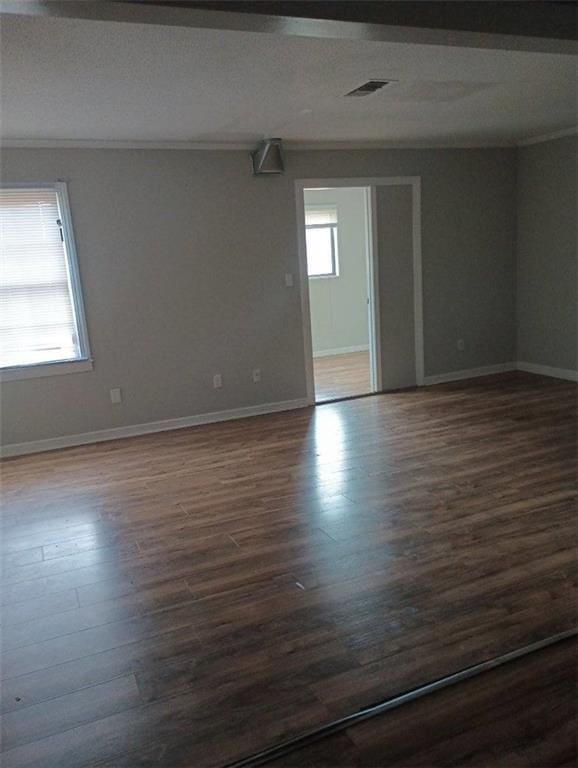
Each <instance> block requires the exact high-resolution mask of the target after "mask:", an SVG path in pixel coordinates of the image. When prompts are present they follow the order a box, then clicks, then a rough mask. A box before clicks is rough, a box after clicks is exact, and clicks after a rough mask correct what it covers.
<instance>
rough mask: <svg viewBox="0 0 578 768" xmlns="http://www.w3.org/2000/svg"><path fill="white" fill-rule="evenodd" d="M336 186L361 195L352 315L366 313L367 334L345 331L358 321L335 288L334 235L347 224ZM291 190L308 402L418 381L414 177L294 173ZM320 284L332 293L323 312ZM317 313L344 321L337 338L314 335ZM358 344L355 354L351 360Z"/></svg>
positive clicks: (339, 242)
mask: <svg viewBox="0 0 578 768" xmlns="http://www.w3.org/2000/svg"><path fill="white" fill-rule="evenodd" d="M340 191H341V192H342V193H343V194H349V195H350V196H351V197H353V198H357V199H358V200H361V199H363V206H361V207H362V212H363V215H362V216H361V218H362V219H363V222H364V232H365V238H364V240H363V242H362V245H359V244H358V250H359V249H360V250H361V251H362V252H363V255H364V257H365V270H364V277H365V294H364V296H363V294H362V298H364V300H365V313H364V314H362V313H359V314H358V315H357V318H358V319H359V317H364V318H365V323H366V326H365V327H366V328H367V336H366V337H365V338H366V339H367V342H365V338H361V340H358V339H357V338H355V339H353V340H352V336H351V335H350V336H347V335H346V333H349V332H350V331H352V330H353V329H355V328H357V329H358V330H359V327H360V325H359V323H357V324H356V321H354V320H353V319H352V313H351V312H350V311H349V307H350V302H349V301H348V300H343V299H342V296H343V294H339V291H338V290H337V288H338V286H339V281H341V282H342V284H343V283H345V281H343V280H342V277H343V276H344V274H345V273H344V271H343V270H344V266H345V268H346V264H347V262H346V261H345V259H347V248H348V247H349V246H347V245H344V242H345V241H344V239H343V236H344V233H349V230H350V227H349V226H348V224H347V215H346V214H345V215H344V213H343V211H342V209H341V208H340V206H339V204H338V203H337V202H336V200H337V198H338V193H339V192H340ZM295 192H296V205H297V211H296V213H297V236H298V252H299V272H300V294H301V313H302V320H303V344H304V347H303V351H304V364H305V379H306V385H307V402H308V403H309V404H311V405H313V404H314V403H325V402H331V401H333V400H339V399H343V398H348V397H356V396H361V395H366V394H372V393H376V392H383V391H390V390H400V389H406V388H412V387H415V386H416V385H417V386H422V385H423V384H424V383H425V376H424V368H425V360H424V333H423V292H422V263H421V179H420V177H419V176H390V177H387V176H386V177H365V178H350V179H347V178H331V179H323V178H318V179H298V180H296V181H295ZM306 208H307V209H308V210H306ZM358 218H359V217H358ZM317 230H319V232H318V231H317ZM321 232H323V233H321ZM308 245H309V249H308V247H307V246H308ZM358 269H359V267H358ZM322 281H325V284H324V283H323V282H322ZM330 281H333V282H330ZM362 284H363V281H362ZM323 286H325V287H323ZM358 286H359V282H358ZM318 289H319V290H318ZM323 290H325V293H329V292H331V293H332V303H331V315H330V316H329V315H328V314H327V311H326V310H325V315H324V314H323V304H322V303H321V304H320V305H319V304H318V303H317V300H316V296H315V292H317V293H320V292H322V291H323ZM358 295H359V292H358ZM336 297H337V298H336ZM356 306H357V307H359V306H360V304H359V303H357V304H356ZM319 307H321V309H319ZM323 317H325V322H326V324H327V318H328V317H330V319H331V320H332V321H333V326H334V327H339V328H341V329H343V328H344V326H345V327H346V331H343V332H342V335H341V336H340V340H339V341H335V340H333V341H331V342H330V343H329V341H328V340H330V337H328V336H327V335H325V336H324V335H323V332H324V328H323V324H322V320H323ZM336 320H338V321H339V322H338V323H336V322H335V321H336ZM325 330H327V325H326V326H325ZM365 343H367V348H365V349H364V348H363V347H364V346H365ZM323 345H325V346H323ZM357 346H359V347H362V348H361V349H355V347H357ZM351 347H353V349H351ZM324 353H326V354H324ZM357 353H362V354H360V355H359V357H357V359H356V358H354V357H353V355H357ZM341 355H343V357H341ZM349 355H351V357H346V356H349ZM325 358H329V359H325ZM367 360H368V361H369V362H368V363H367ZM367 365H368V366H369V384H368V383H367V382H368V378H367Z"/></svg>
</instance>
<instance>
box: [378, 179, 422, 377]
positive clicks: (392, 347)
mask: <svg viewBox="0 0 578 768" xmlns="http://www.w3.org/2000/svg"><path fill="white" fill-rule="evenodd" d="M376 209H377V210H376V213H377V236H378V253H379V296H380V302H379V303H380V335H381V369H382V370H381V375H382V384H383V388H384V389H399V388H402V387H412V386H414V385H415V384H416V369H415V341H414V339H415V330H414V329H415V318H414V307H413V239H412V213H413V210H412V190H411V187H409V186H399V187H397V186H395V187H377V189H376Z"/></svg>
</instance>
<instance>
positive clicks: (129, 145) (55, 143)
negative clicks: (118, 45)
mask: <svg viewBox="0 0 578 768" xmlns="http://www.w3.org/2000/svg"><path fill="white" fill-rule="evenodd" d="M256 144H257V141H254V142H250V143H249V142H215V141H124V140H122V141H116V140H111V141H108V140H103V139H0V147H1V148H2V149H204V150H212V151H215V150H227V151H230V150H250V149H255V145H256Z"/></svg>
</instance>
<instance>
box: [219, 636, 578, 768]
mask: <svg viewBox="0 0 578 768" xmlns="http://www.w3.org/2000/svg"><path fill="white" fill-rule="evenodd" d="M572 637H578V628H573V629H568V630H566V631H564V632H559V633H558V634H556V635H552V636H550V637H547V638H545V639H543V640H538V641H536V642H535V643H530V644H529V645H525V646H523V647H522V648H516V650H514V651H509V652H508V653H504V654H502V655H501V656H495V657H494V658H492V659H488V660H487V661H482V662H480V663H479V664H473V665H472V666H471V667H465V668H464V669H461V670H460V671H459V672H454V673H453V674H451V675H446V676H445V677H440V678H438V679H437V680H433V681H431V682H429V683H425V685H420V686H417V687H416V688H412V689H410V690H408V691H404V692H403V693H400V694H398V695H397V696H392V697H391V698H389V699H385V700H384V701H381V702H378V703H376V704H371V705H370V706H368V707H364V708H363V709H360V710H358V711H357V712H354V713H353V714H351V715H346V716H345V717H341V718H339V719H337V720H333V721H332V722H330V723H326V724H325V725H322V726H320V727H319V728H316V729H315V730H313V731H309V732H308V733H305V734H303V735H302V736H297V737H296V738H294V739H289V740H288V741H284V742H282V743H281V744H278V745H277V746H275V747H270V748H269V749H264V750H262V751H261V752H256V753H255V754H253V755H249V756H248V757H244V758H242V759H241V760H236V761H234V762H232V763H227V765H225V766H223V768H254V766H259V765H265V764H266V763H268V762H271V761H272V760H277V759H279V758H281V757H285V756H286V755H289V754H291V753H292V752H296V751H297V750H299V749H302V748H303V747H305V746H307V745H309V744H312V743H314V742H316V741H320V740H321V739H323V738H325V737H326V736H330V735H331V734H334V733H337V732H338V731H343V730H344V729H345V728H349V727H350V726H352V725H355V724H356V723H360V722H363V721H364V720H369V718H371V717H376V716H377V715H382V714H384V713H385V712H389V711H390V710H392V709H397V708H398V707H401V706H403V705H404V704H409V703H410V702H412V701H415V700H416V699H421V698H422V697H424V696H429V695H430V694H432V693H436V692H437V691H441V690H443V689H444V688H449V687H450V686H452V685H456V684H458V683H462V682H464V681H466V680H469V679H471V678H472V677H476V676H477V675H480V674H483V673H484V672H489V671H490V670H492V669H496V667H500V666H502V665H503V664H508V663H510V662H512V661H516V660H517V659H521V658H522V657H524V656H528V655H529V654H531V653H536V652H537V651H541V650H542V649H544V648H548V647H549V646H551V645H555V644H556V643H561V642H563V641H564V640H569V639H570V638H572Z"/></svg>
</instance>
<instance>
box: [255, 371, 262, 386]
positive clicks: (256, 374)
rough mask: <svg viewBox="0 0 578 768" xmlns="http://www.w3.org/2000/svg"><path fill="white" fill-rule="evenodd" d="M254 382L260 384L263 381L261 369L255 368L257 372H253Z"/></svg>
mask: <svg viewBox="0 0 578 768" xmlns="http://www.w3.org/2000/svg"><path fill="white" fill-rule="evenodd" d="M253 381H254V382H255V384H258V383H259V382H260V381H261V369H260V368H255V370H254V371H253Z"/></svg>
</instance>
